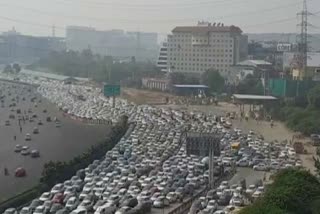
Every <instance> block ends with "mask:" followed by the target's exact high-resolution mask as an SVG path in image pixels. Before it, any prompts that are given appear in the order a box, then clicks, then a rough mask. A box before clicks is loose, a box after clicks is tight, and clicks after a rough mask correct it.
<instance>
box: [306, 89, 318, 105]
mask: <svg viewBox="0 0 320 214" xmlns="http://www.w3.org/2000/svg"><path fill="white" fill-rule="evenodd" d="M307 97H308V103H309V107H313V108H320V85H317V86H315V87H313V88H312V89H311V90H310V91H309V93H308V95H307Z"/></svg>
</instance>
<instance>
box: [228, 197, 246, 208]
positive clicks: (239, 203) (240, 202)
mask: <svg viewBox="0 0 320 214" xmlns="http://www.w3.org/2000/svg"><path fill="white" fill-rule="evenodd" d="M229 203H230V205H234V206H237V207H241V206H243V205H244V201H243V199H242V198H241V197H240V196H233V197H232V198H231V200H230V202H229Z"/></svg>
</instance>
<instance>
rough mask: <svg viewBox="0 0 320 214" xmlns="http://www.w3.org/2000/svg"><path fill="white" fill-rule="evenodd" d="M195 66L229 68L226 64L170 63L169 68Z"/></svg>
mask: <svg viewBox="0 0 320 214" xmlns="http://www.w3.org/2000/svg"><path fill="white" fill-rule="evenodd" d="M188 64H189V66H197V67H199V66H200V67H221V68H229V67H230V65H228V64H206V63H204V64H203V63H170V66H171V67H175V68H178V67H179V66H188Z"/></svg>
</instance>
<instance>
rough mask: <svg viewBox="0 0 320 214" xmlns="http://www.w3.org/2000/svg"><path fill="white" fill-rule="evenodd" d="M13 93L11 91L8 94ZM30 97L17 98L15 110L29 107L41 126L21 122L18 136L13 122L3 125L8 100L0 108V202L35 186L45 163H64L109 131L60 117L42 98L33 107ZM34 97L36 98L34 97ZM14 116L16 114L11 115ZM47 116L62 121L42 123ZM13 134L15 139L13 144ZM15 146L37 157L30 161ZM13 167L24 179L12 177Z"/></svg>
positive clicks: (6, 113) (15, 121)
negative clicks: (21, 171) (37, 153)
mask: <svg viewBox="0 0 320 214" xmlns="http://www.w3.org/2000/svg"><path fill="white" fill-rule="evenodd" d="M2 85H3V83H2V82H0V87H1V86H2ZM13 92H14V91H13V90H12V95H13ZM22 96H26V101H22ZM30 96H31V95H30ZM30 96H29V95H27V92H25V93H24V95H20V101H19V103H18V104H17V105H18V107H17V108H20V109H21V110H22V112H23V111H24V110H28V109H29V108H32V110H33V111H34V112H35V113H36V114H37V115H38V116H39V118H40V119H41V120H42V121H43V123H44V124H43V125H42V126H39V125H37V124H36V122H33V123H32V122H26V123H25V124H24V123H23V122H22V133H20V130H19V125H18V120H17V119H15V120H10V122H11V125H10V126H5V125H4V124H5V120H8V118H9V115H10V114H11V113H12V112H10V108H9V107H8V105H9V104H10V103H11V101H10V100H11V99H9V98H6V101H5V107H4V108H2V107H1V105H0V138H1V141H0V201H1V200H4V199H5V198H7V197H11V196H14V195H15V194H17V193H19V192H22V191H24V190H26V189H28V188H30V187H32V186H34V185H36V184H37V183H38V180H39V178H40V176H41V171H42V166H43V165H44V163H46V162H48V161H49V160H61V161H67V160H70V159H72V157H74V156H76V155H78V154H81V153H82V152H84V151H85V150H86V149H87V148H89V147H90V146H91V145H94V144H96V143H97V142H98V141H99V140H102V139H103V138H104V137H105V136H106V135H107V133H108V130H109V128H108V127H107V126H104V125H101V126H90V125H86V124H82V123H80V122H78V121H74V120H71V119H69V118H64V117H63V115H62V114H61V112H59V110H58V109H57V108H56V107H55V106H54V105H53V104H51V103H49V102H48V101H46V100H45V99H41V100H42V103H41V104H39V105H38V107H37V108H35V107H34V104H33V103H31V102H30ZM32 96H34V94H33V95H32ZM38 97H40V96H39V95H38ZM43 109H47V110H48V113H43ZM15 115H17V114H16V113H15ZM47 116H51V117H52V118H53V117H57V118H59V119H60V120H61V121H62V123H61V124H62V126H61V127H60V128H56V127H55V124H54V123H53V122H51V123H48V122H46V117H47ZM36 121H37V120H36ZM35 126H37V127H39V131H40V133H39V134H37V135H34V134H32V131H33V128H34V127H35ZM26 133H30V134H31V136H32V141H29V142H26V141H25V140H24V138H25V134H26ZM14 135H16V136H17V140H16V141H14V138H13V136H14ZM16 144H21V145H28V146H29V147H30V148H31V149H37V150H39V151H40V155H41V157H40V158H39V159H32V158H31V157H30V156H22V155H21V154H19V153H15V152H14V151H13V150H14V147H15V145H16ZM4 167H7V168H8V169H9V171H10V176H4V174H3V171H4V169H3V168H4ZM17 167H24V168H25V169H26V170H27V174H28V176H27V177H25V178H15V177H14V170H15V169H16V168H17Z"/></svg>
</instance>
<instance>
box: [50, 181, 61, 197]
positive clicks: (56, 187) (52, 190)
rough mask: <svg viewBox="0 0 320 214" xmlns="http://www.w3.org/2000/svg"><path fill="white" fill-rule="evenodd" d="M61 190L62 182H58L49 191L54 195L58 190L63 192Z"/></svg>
mask: <svg viewBox="0 0 320 214" xmlns="http://www.w3.org/2000/svg"><path fill="white" fill-rule="evenodd" d="M63 191H64V186H63V184H60V183H59V184H56V185H54V187H53V188H52V189H51V193H52V194H54V195H55V194H57V193H59V192H63Z"/></svg>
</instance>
